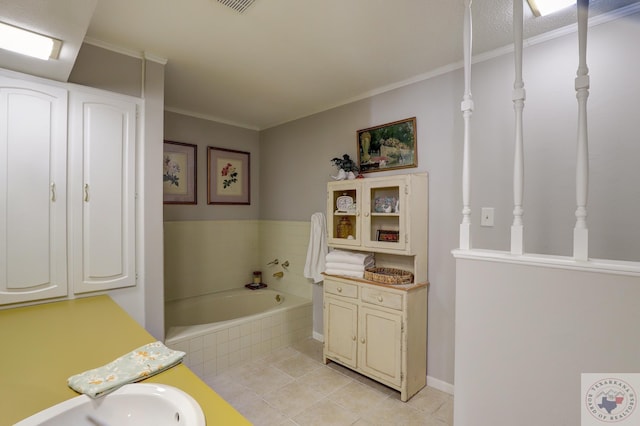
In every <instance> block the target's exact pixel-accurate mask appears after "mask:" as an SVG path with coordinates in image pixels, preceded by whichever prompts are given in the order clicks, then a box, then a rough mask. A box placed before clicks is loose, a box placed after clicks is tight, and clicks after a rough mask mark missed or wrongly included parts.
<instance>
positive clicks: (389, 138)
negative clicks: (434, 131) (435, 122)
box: [357, 117, 418, 173]
mask: <svg viewBox="0 0 640 426" xmlns="http://www.w3.org/2000/svg"><path fill="white" fill-rule="evenodd" d="M357 143H358V149H357V152H358V167H359V169H360V173H371V172H382V171H387V170H394V169H406V168H409V167H418V136H417V129H416V118H415V117H411V118H407V119H404V120H398V121H394V122H392V123H387V124H382V125H380V126H374V127H369V128H366V129H362V130H358V132H357Z"/></svg>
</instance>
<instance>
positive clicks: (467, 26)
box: [460, 0, 473, 250]
mask: <svg viewBox="0 0 640 426" xmlns="http://www.w3.org/2000/svg"><path fill="white" fill-rule="evenodd" d="M471 29H472V23H471V0H465V11H464V30H463V32H464V34H463V39H464V97H463V99H462V103H461V104H460V109H461V110H462V117H463V119H464V145H463V153H462V223H461V224H460V249H461V250H470V249H471V205H470V196H471V177H470V174H469V143H470V139H471V133H470V122H471V114H472V113H473V100H472V99H471V43H472V37H473V36H472V31H471Z"/></svg>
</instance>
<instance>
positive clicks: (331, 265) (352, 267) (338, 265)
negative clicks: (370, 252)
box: [327, 259, 375, 272]
mask: <svg viewBox="0 0 640 426" xmlns="http://www.w3.org/2000/svg"><path fill="white" fill-rule="evenodd" d="M374 265H375V261H374V260H373V259H371V260H370V261H368V262H367V263H365V264H364V265H356V264H355V263H342V262H327V269H344V270H347V271H356V272H364V270H365V269H366V268H371V267H373V266H374Z"/></svg>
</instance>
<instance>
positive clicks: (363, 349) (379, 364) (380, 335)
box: [358, 306, 402, 386]
mask: <svg viewBox="0 0 640 426" xmlns="http://www.w3.org/2000/svg"><path fill="white" fill-rule="evenodd" d="M360 309H361V313H360V329H359V333H360V334H359V336H360V347H359V348H358V353H359V356H358V365H359V367H360V369H361V370H362V371H363V372H365V373H366V374H369V375H371V376H374V377H378V378H380V379H383V380H386V381H388V382H390V383H392V384H394V385H397V386H400V383H401V380H400V372H401V365H402V360H401V342H402V317H401V315H396V314H390V313H387V312H384V311H379V310H376V309H371V308H368V307H365V306H363V307H361V308H360Z"/></svg>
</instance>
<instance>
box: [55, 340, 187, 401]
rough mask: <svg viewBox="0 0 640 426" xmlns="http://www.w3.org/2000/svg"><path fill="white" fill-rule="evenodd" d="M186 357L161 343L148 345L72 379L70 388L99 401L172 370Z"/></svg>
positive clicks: (69, 382)
mask: <svg viewBox="0 0 640 426" xmlns="http://www.w3.org/2000/svg"><path fill="white" fill-rule="evenodd" d="M184 356H185V353H184V352H180V351H174V350H171V349H169V348H167V347H166V346H165V345H163V344H162V343H161V342H154V343H149V344H146V345H144V346H141V347H139V348H138V349H135V350H133V351H131V352H129V353H128V354H125V355H123V356H121V357H120V358H118V359H116V360H114V361H112V362H110V363H109V364H106V365H104V366H102V367H98V368H94V369H93V370H88V371H85V372H84V373H80V374H76V375H75V376H71V377H69V379H68V380H67V384H68V385H69V387H70V388H71V389H73V390H74V391H76V392H78V393H84V394H86V395H87V396H89V397H91V398H98V397H100V396H102V395H105V394H107V393H109V392H112V391H114V390H116V389H118V388H119V387H121V386H123V385H126V384H129V383H133V382H137V381H140V380H143V379H146V378H147V377H150V376H153V375H154V374H158V373H160V372H162V371H164V370H166V369H168V368H171V367H173V366H174V365H176V364H178V363H180V361H182V358H184Z"/></svg>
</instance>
